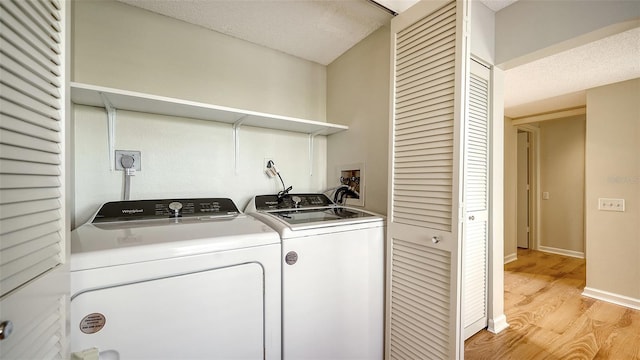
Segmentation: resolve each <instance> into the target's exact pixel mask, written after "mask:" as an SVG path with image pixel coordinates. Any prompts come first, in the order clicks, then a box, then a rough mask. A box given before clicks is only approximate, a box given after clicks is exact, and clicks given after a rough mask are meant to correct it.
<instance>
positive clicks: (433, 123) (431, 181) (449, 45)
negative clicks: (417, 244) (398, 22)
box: [393, 3, 456, 231]
mask: <svg viewBox="0 0 640 360" xmlns="http://www.w3.org/2000/svg"><path fill="white" fill-rule="evenodd" d="M455 5H456V4H455V3H450V4H449V5H447V6H445V7H443V8H441V9H440V10H438V11H436V12H435V13H434V14H432V15H431V16H429V17H427V18H425V19H423V20H422V21H419V22H418V23H416V24H415V25H413V26H411V27H409V28H407V29H405V30H404V31H402V32H400V33H399V34H398V36H397V50H396V52H397V53H396V70H395V71H396V74H395V77H396V94H395V98H396V100H395V123H394V133H395V136H394V140H393V141H394V173H393V184H394V185H393V186H394V197H393V207H394V212H393V219H394V221H395V222H398V223H403V224H407V225H416V226H422V227H429V228H432V229H438V230H445V231H451V205H452V204H451V199H452V179H453V117H454V90H455V81H454V80H455V61H454V60H455V41H456V31H455V30H456V16H455V15H456V6H455Z"/></svg>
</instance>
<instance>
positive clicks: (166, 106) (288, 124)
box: [71, 82, 349, 135]
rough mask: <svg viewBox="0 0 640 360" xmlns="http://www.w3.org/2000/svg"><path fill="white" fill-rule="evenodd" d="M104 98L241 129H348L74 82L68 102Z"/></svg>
mask: <svg viewBox="0 0 640 360" xmlns="http://www.w3.org/2000/svg"><path fill="white" fill-rule="evenodd" d="M103 97H104V98H106V99H107V100H108V101H109V102H110V103H111V106H113V108H115V109H121V110H129V111H138V112H145V113H150V114H159V115H170V116H178V117H187V118H193V119H201V120H212V121H217V122H222V123H228V124H235V123H237V122H238V121H241V124H242V126H255V127H260V128H267V129H276V130H285V131H293V132H299V133H305V134H310V135H331V134H334V133H337V132H340V131H344V130H347V129H349V127H348V126H345V125H338V124H331V123H325V122H321V121H313V120H305V119H297V118H292V117H287V116H280V115H272V114H265V113H259V112H255V111H248V110H240V109H234V108H229V107H224V106H217V105H211V104H205V103H199V102H194V101H188V100H181V99H175V98H170V97H164V96H156V95H151V94H144V93H138V92H133V91H126V90H120V89H113V88H107V87H102V86H95V85H88V84H81V83H76V82H72V83H71V101H73V102H74V103H75V104H80V105H90V106H98V107H105V102H104V100H103Z"/></svg>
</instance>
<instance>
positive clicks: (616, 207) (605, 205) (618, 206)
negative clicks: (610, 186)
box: [598, 198, 624, 212]
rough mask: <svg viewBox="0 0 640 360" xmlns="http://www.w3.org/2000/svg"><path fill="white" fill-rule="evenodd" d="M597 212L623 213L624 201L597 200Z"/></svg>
mask: <svg viewBox="0 0 640 360" xmlns="http://www.w3.org/2000/svg"><path fill="white" fill-rule="evenodd" d="M598 210H601V211H619V212H624V199H611V198H598Z"/></svg>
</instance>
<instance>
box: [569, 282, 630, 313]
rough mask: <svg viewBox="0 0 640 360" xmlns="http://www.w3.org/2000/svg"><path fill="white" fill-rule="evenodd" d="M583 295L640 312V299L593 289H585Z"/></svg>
mask: <svg viewBox="0 0 640 360" xmlns="http://www.w3.org/2000/svg"><path fill="white" fill-rule="evenodd" d="M582 295H583V296H586V297H590V298H594V299H597V300H602V301H606V302H610V303H612V304H616V305H620V306H624V307H628V308H631V309H635V310H640V299H634V298H632V297H628V296H624V295H619V294H614V293H610V292H608V291H603V290H598V289H593V288H589V287H585V288H584V290H583V291H582Z"/></svg>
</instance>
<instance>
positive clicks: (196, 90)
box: [72, 1, 339, 227]
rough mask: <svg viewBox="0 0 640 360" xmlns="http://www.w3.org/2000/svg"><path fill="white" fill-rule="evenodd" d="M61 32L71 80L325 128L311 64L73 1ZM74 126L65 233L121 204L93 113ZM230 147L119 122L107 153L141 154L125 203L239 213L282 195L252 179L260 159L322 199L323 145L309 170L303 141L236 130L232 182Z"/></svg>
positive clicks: (189, 123) (168, 121) (170, 124)
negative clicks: (229, 205) (68, 44)
mask: <svg viewBox="0 0 640 360" xmlns="http://www.w3.org/2000/svg"><path fill="white" fill-rule="evenodd" d="M114 19H117V20H114ZM72 25H73V43H72V45H73V56H72V59H73V62H72V67H73V68H72V74H73V75H72V76H73V81H76V82H83V83H89V84H95V85H101V86H108V87H115V88H121V89H127V90H134V91H140V92H147V93H151V94H157V95H163V96H170V97H177V98H182V99H188V100H194V101H201V102H208V103H214V104H217V105H223V106H230V107H237V108H243V109H249V110H255V111H261V112H267V113H274V114H279V115H287V116H294V117H301V118H308V119H312V120H319V121H323V120H325V118H326V114H325V102H326V96H325V93H326V68H325V67H324V66H322V65H319V64H316V63H312V62H309V61H306V60H301V59H298V58H295V57H292V56H289V55H286V54H283V53H280V52H277V51H274V50H270V49H266V48H263V47H260V46H257V45H253V44H250V43H247V42H244V41H241V40H237V39H234V38H231V37H228V36H224V35H221V34H219V33H215V32H213V31H209V30H206V29H204V28H201V27H197V26H194V25H190V24H187V23H184V22H181V21H177V20H173V19H170V18H167V17H165V16H161V15H157V14H154V13H151V12H148V11H144V10H141V9H138V8H135V7H132V6H128V5H125V4H122V3H118V2H115V1H76V2H73V24H72ZM73 120H74V132H75V134H74V142H75V149H74V172H75V194H74V195H75V212H74V216H73V218H74V224H72V226H73V227H75V226H78V225H80V224H82V223H83V222H84V221H86V220H87V219H88V218H89V217H90V216H91V215H92V214H93V213H94V212H95V211H96V210H97V209H98V207H99V205H100V204H101V203H103V202H106V201H113V200H120V199H121V191H122V184H123V182H122V177H123V174H122V172H119V171H118V172H116V171H110V170H109V164H108V158H109V154H108V151H107V127H106V124H107V117H106V113H105V111H104V109H102V108H93V107H87V106H74V109H73ZM336 122H339V121H336ZM232 140H233V138H232V130H231V126H230V125H224V124H218V123H215V122H208V121H201V120H192V119H181V118H174V117H165V116H157V115H150V114H142V113H135V112H126V111H118V117H117V123H116V143H115V144H116V149H121V150H140V151H142V171H141V172H139V173H138V174H136V176H135V177H134V178H132V186H131V188H132V190H131V195H132V196H131V198H132V199H140V198H165V197H182V196H184V197H187V196H188V197H201V196H202V197H204V196H221V197H231V198H232V199H233V200H234V201H235V202H236V204H237V205H238V206H240V207H241V208H244V206H245V204H246V203H247V202H248V200H249V199H250V197H251V196H252V195H255V194H258V193H273V192H276V191H278V190H280V189H281V185H280V183H279V181H278V180H276V179H269V178H268V177H267V176H266V175H265V174H264V173H263V172H262V167H263V162H264V158H265V157H273V158H274V159H275V160H276V161H277V164H278V167H279V169H280V171H281V174H282V176H283V178H284V180H285V182H286V183H287V185H292V186H293V188H294V191H298V192H303V191H323V190H324V189H325V188H326V177H325V176H326V138H325V137H323V136H318V137H316V139H315V146H314V154H313V156H314V162H313V164H314V167H313V169H310V162H309V142H308V137H307V136H306V135H304V134H299V133H290V132H284V131H275V130H265V129H258V128H250V127H242V128H241V129H240V168H239V171H238V173H237V174H236V173H235V170H234V162H233V149H234V148H233V143H232ZM311 170H313V174H314V175H313V176H310V172H311Z"/></svg>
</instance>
